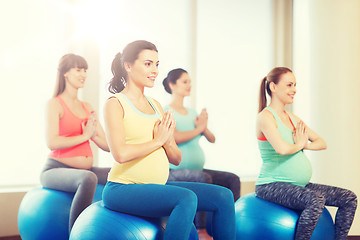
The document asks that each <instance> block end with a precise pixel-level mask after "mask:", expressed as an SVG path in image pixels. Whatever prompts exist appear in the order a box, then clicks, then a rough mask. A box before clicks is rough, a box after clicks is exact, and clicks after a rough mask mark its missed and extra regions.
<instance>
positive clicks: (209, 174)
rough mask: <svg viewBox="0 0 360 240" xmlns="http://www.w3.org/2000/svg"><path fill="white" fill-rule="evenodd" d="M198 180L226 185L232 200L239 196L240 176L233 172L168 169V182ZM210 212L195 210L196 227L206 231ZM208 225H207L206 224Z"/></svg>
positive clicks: (209, 220)
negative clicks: (232, 197) (231, 194)
mask: <svg viewBox="0 0 360 240" xmlns="http://www.w3.org/2000/svg"><path fill="white" fill-rule="evenodd" d="M174 181H178V182H200V183H209V184H215V185H219V186H223V187H226V188H228V189H230V190H231V192H232V193H233V196H234V202H236V200H238V199H239V198H240V178H239V177H238V176H237V175H236V174H233V173H230V172H223V171H215V170H209V169H203V170H202V171H197V170H190V169H170V174H169V179H168V182H174ZM207 222H208V223H211V213H210V214H209V213H204V212H197V213H196V215H195V226H196V228H198V229H202V228H205V227H206V228H207V230H208V232H209V231H210V229H211V226H210V225H209V224H206V223H207ZM206 225H208V226H206Z"/></svg>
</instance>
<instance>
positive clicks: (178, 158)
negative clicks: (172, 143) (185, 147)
mask: <svg viewBox="0 0 360 240" xmlns="http://www.w3.org/2000/svg"><path fill="white" fill-rule="evenodd" d="M170 163H171V164H173V165H175V166H179V164H180V163H181V152H179V153H177V154H176V156H174V157H173V158H172V159H171V162H170Z"/></svg>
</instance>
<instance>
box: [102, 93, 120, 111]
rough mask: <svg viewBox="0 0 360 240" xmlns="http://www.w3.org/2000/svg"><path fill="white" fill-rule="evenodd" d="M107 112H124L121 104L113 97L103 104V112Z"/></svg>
mask: <svg viewBox="0 0 360 240" xmlns="http://www.w3.org/2000/svg"><path fill="white" fill-rule="evenodd" d="M107 111H110V112H111V111H120V112H124V110H123V107H122V105H121V102H120V101H119V99H117V98H116V97H115V96H111V97H109V98H108V99H107V100H106V102H105V112H107Z"/></svg>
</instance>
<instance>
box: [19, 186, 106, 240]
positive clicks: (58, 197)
mask: <svg viewBox="0 0 360 240" xmlns="http://www.w3.org/2000/svg"><path fill="white" fill-rule="evenodd" d="M103 189H104V185H100V184H98V186H97V188H96V192H95V195H94V199H93V202H96V201H100V200H101V199H102V191H103ZM73 197H74V193H69V192H63V191H57V190H53V189H48V188H43V187H37V188H34V189H32V190H30V191H29V192H27V193H26V194H25V196H24V198H23V200H22V201H21V204H20V207H19V212H18V227H19V232H20V236H21V239H23V240H49V239H52V240H68V239H69V214H70V207H71V202H72V200H73Z"/></svg>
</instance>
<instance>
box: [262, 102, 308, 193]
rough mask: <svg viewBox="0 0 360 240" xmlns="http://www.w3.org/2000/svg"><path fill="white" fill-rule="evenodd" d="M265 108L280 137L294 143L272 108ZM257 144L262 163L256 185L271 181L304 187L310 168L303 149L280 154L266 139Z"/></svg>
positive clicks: (290, 133) (290, 132) (289, 131)
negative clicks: (268, 111)
mask: <svg viewBox="0 0 360 240" xmlns="http://www.w3.org/2000/svg"><path fill="white" fill-rule="evenodd" d="M266 109H268V110H270V111H271V113H272V114H273V116H274V118H275V120H276V123H277V128H278V131H279V133H280V135H281V137H282V139H283V140H284V141H286V142H288V143H291V144H294V140H293V137H292V130H291V129H289V128H288V127H287V126H286V125H285V124H284V123H283V122H282V121H281V119H280V118H279V116H278V115H277V114H276V112H275V111H274V110H273V109H272V108H270V107H267V108H266ZM290 118H291V121H292V122H293V124H294V125H295V127H296V121H295V120H294V119H293V118H292V117H291V116H290ZM258 145H259V149H260V155H261V158H262V160H263V163H262V166H261V170H260V174H259V177H258V179H257V181H256V185H262V184H267V183H272V182H288V183H292V184H295V185H298V186H301V187H305V186H306V184H308V183H309V181H310V178H311V175H312V168H311V164H310V161H309V159H308V158H307V157H306V155H305V154H304V152H303V151H299V152H296V153H294V154H290V155H280V154H278V153H277V152H276V151H275V149H274V148H273V147H272V146H271V144H270V143H269V142H268V141H262V140H258Z"/></svg>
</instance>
